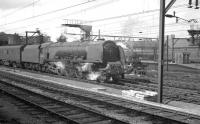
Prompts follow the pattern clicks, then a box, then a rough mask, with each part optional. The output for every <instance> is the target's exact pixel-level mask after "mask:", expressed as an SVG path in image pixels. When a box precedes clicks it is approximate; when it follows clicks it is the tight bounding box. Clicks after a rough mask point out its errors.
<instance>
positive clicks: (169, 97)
mask: <svg viewBox="0 0 200 124" xmlns="http://www.w3.org/2000/svg"><path fill="white" fill-rule="evenodd" d="M121 81H123V82H124V83H125V84H126V86H130V87H134V88H135V89H143V90H150V91H157V89H158V88H157V84H156V83H155V82H150V81H148V80H145V79H136V80H135V81H134V80H133V79H124V80H121ZM163 90H164V101H182V102H187V103H193V104H198V105H200V92H199V90H195V89H190V88H189V89H187V88H181V87H178V86H173V85H168V84H165V85H164V87H163Z"/></svg>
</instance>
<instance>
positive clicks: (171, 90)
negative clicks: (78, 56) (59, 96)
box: [9, 67, 200, 105]
mask: <svg viewBox="0 0 200 124" xmlns="http://www.w3.org/2000/svg"><path fill="white" fill-rule="evenodd" d="M9 68H11V69H13V68H12V67H9ZM17 70H18V69H17ZM19 70H21V71H28V72H31V73H40V74H42V75H48V76H53V77H56V78H63V79H69V80H76V81H81V82H86V83H91V84H99V83H98V82H96V81H90V80H84V79H77V78H70V77H65V76H60V75H55V74H49V73H44V72H36V71H34V70H24V69H19ZM100 84H101V85H103V86H107V87H112V88H116V89H124V90H130V89H132V90H150V91H157V84H156V82H155V81H152V80H148V79H141V78H137V79H136V78H135V79H133V78H126V79H121V80H120V81H119V82H118V83H117V84H114V83H100ZM164 94H165V95H164V102H165V101H166V102H169V101H182V102H187V103H193V104H198V105H200V92H199V90H197V89H190V88H189V89H187V88H185V87H181V86H180V87H179V86H174V84H171V85H169V84H168V83H165V85H164ZM148 100H150V101H153V102H155V99H148Z"/></svg>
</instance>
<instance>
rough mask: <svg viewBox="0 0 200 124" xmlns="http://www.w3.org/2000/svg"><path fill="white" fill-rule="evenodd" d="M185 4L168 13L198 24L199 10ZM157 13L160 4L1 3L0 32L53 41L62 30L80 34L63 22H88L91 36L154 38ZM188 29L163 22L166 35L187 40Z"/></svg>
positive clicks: (123, 0) (130, 0) (135, 0)
mask: <svg viewBox="0 0 200 124" xmlns="http://www.w3.org/2000/svg"><path fill="white" fill-rule="evenodd" d="M166 2H167V3H168V2H169V0H166ZM187 3H188V0H177V2H176V3H175V4H174V5H173V7H172V8H171V9H170V11H169V12H168V13H170V14H171V13H173V11H176V14H177V16H180V17H182V18H185V19H194V18H195V19H198V20H199V21H200V19H199V18H200V10H199V9H198V10H196V9H189V8H187ZM158 9H159V0H95V1H93V0H0V16H1V18H0V31H4V32H7V33H15V32H16V33H20V34H22V35H24V33H25V31H27V30H35V29H36V28H39V29H40V30H41V31H42V32H44V33H47V34H48V35H50V36H51V37H52V40H55V39H56V38H57V37H58V36H59V35H60V33H62V32H63V31H64V30H65V32H68V33H70V32H79V30H77V29H71V28H67V29H66V28H63V27H61V24H63V23H65V21H64V19H77V20H83V21H89V22H90V23H86V24H88V25H92V26H93V34H97V32H98V30H99V29H100V30H101V33H102V34H109V35H130V36H144V37H157V36H158V25H159V11H158ZM151 10H153V11H151ZM128 14H129V16H127V15H128ZM122 15H123V16H122ZM118 16H119V17H118ZM112 17H113V18H112ZM189 27H190V23H187V22H184V21H181V20H180V21H179V23H176V22H175V19H169V18H166V34H175V35H176V36H177V37H188V33H187V30H188V29H189ZM139 32H140V33H139ZM141 32H142V33H141Z"/></svg>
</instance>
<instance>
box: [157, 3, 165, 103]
mask: <svg viewBox="0 0 200 124" xmlns="http://www.w3.org/2000/svg"><path fill="white" fill-rule="evenodd" d="M164 32H165V0H160V24H159V58H158V102H159V103H162V96H163V66H164V54H163V53H164Z"/></svg>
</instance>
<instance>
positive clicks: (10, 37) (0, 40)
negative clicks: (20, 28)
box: [0, 32, 22, 45]
mask: <svg viewBox="0 0 200 124" xmlns="http://www.w3.org/2000/svg"><path fill="white" fill-rule="evenodd" d="M21 42H22V40H21V36H19V35H18V34H6V33H3V32H1V33H0V45H8V44H9V45H12V44H21Z"/></svg>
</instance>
